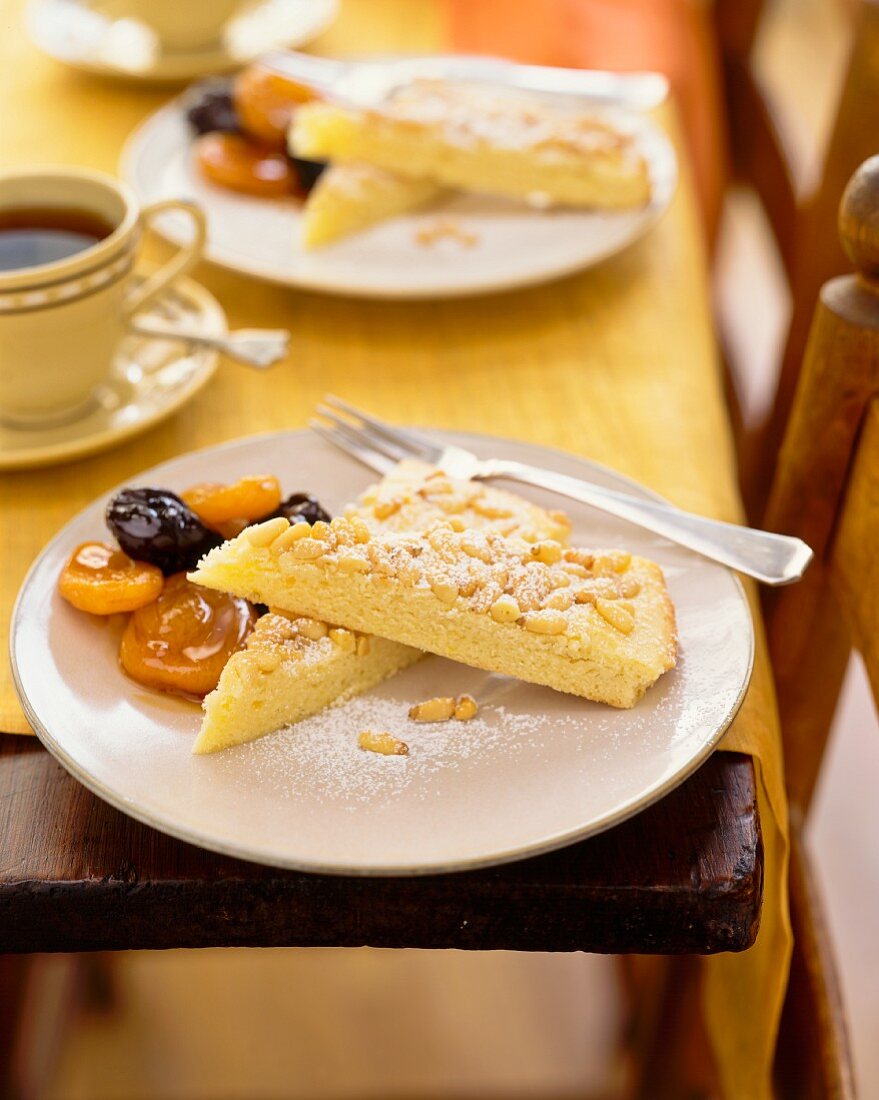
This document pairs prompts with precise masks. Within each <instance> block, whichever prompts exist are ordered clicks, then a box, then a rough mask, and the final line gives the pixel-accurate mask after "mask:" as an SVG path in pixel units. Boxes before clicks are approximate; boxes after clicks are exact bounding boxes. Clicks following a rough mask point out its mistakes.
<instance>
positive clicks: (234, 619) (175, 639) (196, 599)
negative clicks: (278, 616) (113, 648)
mask: <svg viewBox="0 0 879 1100" xmlns="http://www.w3.org/2000/svg"><path fill="white" fill-rule="evenodd" d="M256 617H257V616H256V611H255V610H254V608H253V607H252V606H251V605H250V604H249V603H248V602H247V600H242V599H239V598H238V597H236V596H229V595H227V594H226V593H225V592H214V591H212V590H211V589H209V588H200V587H199V586H198V585H197V584H192V582H191V581H188V580H187V579H186V574H185V573H175V574H174V576H173V577H169V578H168V579H167V581H166V582H165V587H164V588H163V590H162V594H161V596H159V598H158V599H157V600H156V601H155V602H154V603H152V604H150V605H149V606H147V607H142V608H141V609H140V610H139V611H136V612H135V613H134V614H133V615H132V616H131V618H130V619H129V620H128V625H127V626H126V628H125V633H124V634H123V635H122V642H121V645H120V647H119V660H120V662H121V664H122V667H123V669H124V670H125V671H126V672H127V673H128V675H129V676H130V677H131V679H132V680H136V681H137V682H138V683H139V684H143V685H144V686H145V687H149V688H152V689H153V690H155V691H171V692H174V693H176V694H179V695H190V696H199V697H201V696H204V695H207V693H208V692H209V691H213V689H214V688H215V687H216V686H217V682H218V680H219V679H220V673H221V672H222V671H223V668H224V667H225V664H226V662H227V661H228V660H229V658H230V657H231V656H232V654H233V653H234V652H235V651H236V650H238V649H240V648H241V647H242V646H243V645H244V642H245V640H246V638H247V636H248V634H249V633H250V632H251V630H252V629H253V625H254V623H255V622H256Z"/></svg>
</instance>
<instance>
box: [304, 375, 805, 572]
mask: <svg viewBox="0 0 879 1100" xmlns="http://www.w3.org/2000/svg"><path fill="white" fill-rule="evenodd" d="M324 401H325V402H326V404H325V405H319V406H318V408H317V414H318V416H320V417H321V418H322V420H320V421H318V420H312V421H311V427H312V428H313V429H314V431H316V432H317V433H318V434H319V435H321V436H323V438H324V439H327V440H329V442H330V443H333V444H335V446H337V447H340V448H341V449H342V450H343V451H346V452H347V453H348V454H349V455H351V456H352V457H353V458H356V459H357V460H358V461H360V462H363V463H364V464H365V465H367V466H369V467H370V468H371V469H373V470H377V471H378V472H379V473H381V474H386V473H389V472H390V471H391V470H392V469H393V468H394V466H395V465H396V463H397V462H399V461H401V460H402V459H404V458H418V459H421V461H422V462H429V463H430V464H431V465H433V466H438V467H439V468H440V469H441V470H443V471H444V472H445V473H446V474H448V475H449V477H454V478H460V479H462V480H465V481H470V480H477V481H488V480H491V479H492V478H507V479H509V480H510V481H518V482H521V483H522V484H524V485H533V486H536V487H537V488H539V489H548V490H550V492H554V493H559V494H561V495H562V496H566V497H570V498H571V500H577V501H580V503H582V504H588V505H590V506H591V507H593V508H598V509H600V510H601V511H602V512H607V513H609V514H610V515H613V516H617V517H618V518H620V519H624V520H628V521H629V522H630V523H634V524H636V525H637V526H638V527H643V528H645V529H646V530H648V531H653V532H654V533H655V534H657V535H662V536H663V537H664V538H667V539H670V540H671V541H672V542H676V543H678V544H679V545H680V546H686V547H687V548H688V549H690V550H694V551H695V552H696V553H697V554H701V555H702V556H703V557H705V558H710V559H711V560H712V561H717V562H720V563H721V564H722V565H727V566H729V567H730V568H731V569H735V570H737V571H738V572H739V573H745V574H747V576H749V577H754V578H755V579H756V580H758V581H762V582H763V583H764V584H770V585H781V584H791V583H792V582H793V581H797V580H799V579H800V577H801V576H802V575H803V573H804V572H805V569H806V566H807V565H808V564H809V562H810V561H811V560H812V551H811V549H810V548H809V547H808V546H807V545H806V544H805V543H804V542H803V541H802V539H797V538H791V537H789V536H788V535H776V534H773V533H771V532H769V531H757V530H754V528H752V527H740V526H738V525H737V524H734V523H723V522H721V521H720V520H714V519H707V518H706V517H705V516H699V515H695V514H693V513H692V512H685V511H683V510H682V509H680V508H675V507H674V506H673V505H671V504H665V503H662V502H660V501H655V500H643V499H642V498H640V497H636V496H632V495H631V494H630V493H621V492H618V491H617V490H616V489H605V488H603V487H602V486H600V485H594V484H592V482H589V481H582V480H581V479H579V478H576V477H568V476H567V475H566V474H556V473H553V472H552V471H551V470H544V469H541V468H540V467H539V466H529V465H527V464H525V463H523V462H511V461H509V460H507V459H501V458H491V459H481V458H478V457H477V456H476V455H475V454H473V453H472V452H471V451H467V450H465V449H464V448H463V447H455V446H451V445H449V446H446V447H442V446H439V445H438V444H436V443H433V442H432V441H431V440H429V439H426V438H425V437H424V436H421V435H419V434H417V433H416V432H411V431H404V430H403V429H401V428H392V427H391V426H390V425H389V424H385V423H384V422H383V421H381V420H379V419H377V418H376V417H374V416H370V415H369V414H368V413H364V412H361V411H360V410H359V409H355V408H354V407H353V406H352V405H349V404H348V403H347V402H345V401H342V400H341V399H340V398H338V397H334V396H332V395H331V394H328V395H326V396H325V397H324ZM340 413H341V414H342V415H339V414H340Z"/></svg>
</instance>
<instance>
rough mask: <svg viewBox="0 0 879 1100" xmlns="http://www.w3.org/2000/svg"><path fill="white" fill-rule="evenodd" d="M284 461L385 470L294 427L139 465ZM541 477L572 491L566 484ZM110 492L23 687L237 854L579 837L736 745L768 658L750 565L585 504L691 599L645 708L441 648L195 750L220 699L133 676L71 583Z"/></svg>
mask: <svg viewBox="0 0 879 1100" xmlns="http://www.w3.org/2000/svg"><path fill="white" fill-rule="evenodd" d="M446 438H448V439H449V440H450V441H453V442H458V443H461V444H463V445H464V446H469V447H471V448H472V449H473V450H476V451H477V452H479V453H480V454H482V455H483V456H485V457H489V456H491V455H497V456H500V457H504V458H511V459H518V460H520V461H525V462H534V463H538V464H541V465H543V466H546V467H550V468H552V469H555V470H558V471H560V472H562V473H566V474H571V475H574V476H581V477H583V476H585V477H589V478H592V479H593V480H595V481H596V482H598V483H600V484H603V485H607V486H610V487H612V488H626V489H631V488H632V486H631V485H630V483H629V482H627V481H626V480H625V479H623V478H621V477H619V476H618V475H616V474H613V473H611V472H610V471H608V470H605V469H602V468H600V467H596V466H593V465H592V464H590V463H588V462H585V461H583V460H580V459H576V458H574V457H572V456H570V455H563V454H561V453H559V452H555V451H548V450H544V449H542V448H539V447H531V446H526V445H525V444H522V443H513V442H509V441H504V440H495V439H491V438H488V437H484V436H478V437H477V436H468V435H463V434H455V435H451V434H450V435H449V436H447V437H446ZM262 472H273V473H275V474H277V475H278V476H279V477H280V478H281V481H282V484H283V486H284V489H285V491H286V492H293V491H296V490H299V489H306V488H307V489H308V490H310V491H312V492H314V493H316V494H317V495H318V497H319V498H320V499H321V500H322V501H323V502H324V503H325V504H326V506H327V507H328V508H330V510H337V509H339V508H340V506H341V505H342V504H343V503H344V502H345V501H347V500H349V499H351V498H352V497H353V496H354V495H355V494H356V493H358V492H359V491H360V490H362V489H363V488H364V487H365V486H366V485H367V484H369V483H370V481H371V480H374V478H372V477H371V476H370V474H369V471H367V470H366V469H365V468H364V467H362V466H360V465H358V464H357V463H355V462H354V461H353V460H351V459H349V458H348V457H347V456H345V455H343V454H341V453H340V452H338V451H336V450H335V449H333V448H332V447H331V446H330V445H329V444H325V443H323V442H322V441H321V440H319V439H318V438H316V437H315V436H313V435H311V434H308V433H305V432H290V433H284V434H281V435H273V436H261V437H253V438H249V439H244V440H241V441H239V442H237V443H231V444H228V445H226V446H223V447H217V448H212V449H210V450H206V451H200V452H197V453H195V454H191V455H187V456H184V457H182V458H178V459H175V460H173V461H171V462H168V463H165V464H164V465H162V466H157V467H156V468H155V469H153V470H151V471H147V472H146V473H144V474H143V475H142V476H141V477H138V478H136V479H133V483H134V484H142V485H147V484H149V485H156V486H166V487H170V488H172V489H176V490H180V489H183V488H185V487H186V486H188V485H191V484H193V483H195V482H199V481H231V480H233V479H235V478H237V477H239V476H241V475H242V474H245V473H262ZM639 491H640V492H643V490H639ZM528 495H530V496H533V498H534V499H535V500H537V501H538V502H539V503H543V504H546V505H548V506H554V507H558V506H559V504H560V500H559V498H558V497H554V496H552V495H551V494H546V493H540V492H537V491H534V492H533V493H531V492H529V494H528ZM105 503H106V498H105V499H101V500H98V501H96V502H95V503H94V504H92V505H91V506H90V507H89V508H87V509H86V510H85V511H84V512H82V513H80V515H79V516H77V517H76V518H75V519H74V520H73V521H72V522H71V523H69V524H68V525H67V527H65V528H64V530H63V531H62V532H61V533H60V534H59V535H58V536H57V537H56V538H55V539H54V540H53V541H52V542H51V543H50V544H49V545H48V546H47V547H46V549H45V550H44V551H43V553H42V555H41V556H40V558H39V559H38V560H37V562H36V564H35V565H34V567H33V569H32V570H31V572H30V574H29V575H28V578H27V579H26V581H25V583H24V586H23V588H22V591H21V594H20V596H19V600H18V603H17V605H16V608H15V612H14V615H13V622H12V636H11V653H12V662H13V669H14V672H15V675H16V684H17V687H18V691H19V695H20V698H21V700H22V703H23V705H24V707H25V710H26V712H27V715H28V718H29V719H30V720H31V722H32V723H33V725H34V728H35V729H36V731H37V733H38V734H39V736H40V738H41V740H42V741H43V743H44V744H45V745H46V747H47V748H48V749H49V750H50V752H52V753H53V754H54V755H55V756H56V757H57V758H58V759H59V760H60V761H61V763H62V764H63V765H64V766H65V767H66V768H67V769H68V770H69V771H70V772H71V773H72V774H73V775H75V776H76V777H77V778H78V779H79V780H80V781H81V782H83V783H84V784H85V785H86V786H87V787H89V788H90V789H91V790H92V791H94V792H95V793H96V794H97V795H99V796H100V797H101V798H104V799H106V800H107V801H108V802H110V803H112V804H113V805H114V806H116V807H118V808H119V809H120V810H122V811H124V812H125V813H128V814H130V815H131V816H132V817H135V818H137V819H138V820H140V821H143V822H146V823H147V824H149V825H153V826H155V827H156V828H157V829H160V830H162V831H163V832H167V833H170V834H171V835H173V836H177V837H180V838H181V839H183V840H188V841H191V842H193V843H195V844H200V845H202V846H203V847H205V848H210V849H214V850H216V851H219V852H225V853H227V854H230V855H235V856H241V857H243V858H245V859H251V860H256V861H258V862H262V863H268V864H274V865H277V866H281V867H293V868H300V869H303V870H310V871H325V872H332V873H350V874H382V873H388V874H414V873H426V872H431V871H440V870H458V869H464V868H469V867H477V866H483V865H488V864H493V863H501V862H504V861H507V860H511V859H516V858H519V857H521V856H525V855H532V854H534V853H537V852H541V851H545V850H548V849H552V848H557V847H560V846H562V845H564V844H567V843H570V842H571V841H574V840H578V839H581V838H583V837H586V836H589V835H590V834H592V833H596V832H599V831H600V830H602V829H605V828H607V827H608V826H610V825H614V824H616V823H617V822H619V821H622V820H623V819H624V818H626V817H628V816H630V815H631V814H633V813H635V812H636V811H638V810H640V809H643V808H644V807H645V806H647V805H649V804H650V803H651V802H654V801H655V800H656V799H657V798H659V797H661V796H662V795H663V794H664V793H665V792H667V791H668V790H670V789H671V788H672V787H674V786H676V785H677V784H678V783H680V782H681V781H682V780H683V779H684V778H686V776H687V775H689V774H690V773H691V772H692V771H693V770H694V769H695V768H696V767H697V766H698V764H699V763H700V762H701V761H702V760H703V759H705V757H706V756H707V755H708V753H709V752H710V751H711V749H712V748H713V747H714V746H715V745H716V743H717V741H718V739H719V738H720V736H721V734H722V732H723V730H724V729H725V728H726V726H727V725H728V723H729V722H730V721H731V719H732V717H733V715H734V714H735V712H736V710H737V708H738V706H739V704H740V702H741V699H742V697H743V694H744V691H745V688H746V686H747V683H748V679H749V676H750V671H751V662H752V655H753V631H752V625H751V618H750V614H749V611H748V607H747V604H746V601H745V598H744V595H743V592H742V589H741V587H740V585H739V583H738V581H737V580H736V578H735V577H734V576H733V574H732V573H730V572H729V571H728V570H726V569H724V568H722V567H721V566H717V565H713V564H711V563H709V562H706V561H704V560H702V559H700V558H698V557H697V556H695V555H694V554H691V553H690V552H689V551H686V550H683V549H680V548H678V547H674V546H672V545H671V544H669V543H667V542H666V541H664V540H663V539H660V538H658V537H657V536H654V535H651V534H649V533H647V532H643V531H640V530H638V529H637V528H635V527H632V526H629V525H628V524H625V523H623V522H622V521H619V520H614V519H612V518H610V517H606V516H603V515H601V514H600V513H598V512H594V511H591V510H590V509H588V508H586V507H584V506H580V505H574V504H572V506H571V507H570V508H569V509H568V510H569V513H570V515H571V518H572V520H573V523H574V540H575V541H576V542H577V543H580V544H583V545H590V546H596V547H598V546H605V547H609V546H622V547H626V548H630V549H631V550H633V551H636V552H638V553H642V554H647V555H649V556H651V557H653V558H654V559H656V560H657V561H659V562H660V563H661V564H662V566H663V568H664V570H665V573H666V577H667V580H668V584H669V587H670V590H671V593H672V597H673V599H674V602H675V605H676V609H677V616H678V630H679V636H680V662H679V666H678V668H677V669H675V670H674V671H673V672H671V673H668V674H667V675H665V676H664V677H663V678H662V679H661V680H660V681H659V683H658V684H657V685H656V686H655V687H654V688H653V689H651V690H650V691H649V692H648V693H647V695H646V697H645V698H644V699H643V700H642V701H641V703H639V704H638V706H636V707H635V708H634V709H632V710H613V709H612V708H610V707H606V706H602V705H600V704H595V703H589V702H586V701H585V700H582V699H577V698H574V697H573V696H568V695H562V694H560V693H557V692H553V691H550V690H549V689H547V688H542V687H535V686H532V685H528V684H524V683H521V682H519V681H515V680H510V679H507V678H504V677H500V676H493V675H491V674H488V673H484V672H480V671H477V670H473V669H468V668H465V667H464V666H462V665H457V664H454V663H452V662H450V661H444V660H440V659H439V658H436V657H430V658H427V659H426V660H424V661H421V662H419V663H418V664H416V665H415V666H413V667H412V668H411V669H408V670H406V671H405V672H403V673H401V674H400V675H398V676H396V677H394V678H392V679H391V680H389V681H387V682H386V683H385V684H383V685H382V686H381V687H380V688H378V689H375V690H374V691H372V692H371V693H369V694H368V695H366V696H362V697H361V698H360V699H356V700H352V701H351V702H350V703H348V704H347V705H346V706H344V707H340V708H336V709H333V710H331V711H328V712H325V713H324V715H323V716H321V717H318V718H315V719H309V720H308V721H307V722H305V723H302V724H300V725H299V726H298V727H296V728H295V729H291V730H288V731H283V732H281V733H279V734H273V735H270V736H268V737H266V738H263V739H262V740H260V741H257V742H254V743H251V744H249V745H243V746H240V747H238V748H235V749H230V750H226V751H225V752H222V753H218V754H215V755H212V756H199V757H194V756H192V755H191V753H190V748H191V745H192V742H193V740H194V738H195V733H196V730H197V728H198V723H199V717H200V712H199V709H198V708H197V707H196V706H195V705H193V704H189V703H186V702H184V701H182V700H177V699H174V698H171V697H165V696H161V695H156V694H153V693H151V692H149V691H146V690H144V689H141V688H139V687H138V686H137V685H136V684H133V683H132V682H131V681H129V680H127V679H126V678H125V677H124V676H123V674H122V673H121V671H120V670H119V667H118V664H117V660H116V652H117V646H118V639H119V634H120V631H121V623H120V622H117V621H115V620H114V621H106V620H100V619H97V618H93V617H91V616H88V615H84V614H83V613H81V612H78V611H75V610H74V609H73V608H71V607H70V606H69V605H68V604H66V603H65V602H64V601H63V600H61V599H60V598H59V596H58V595H57V593H56V581H57V578H58V574H59V571H60V569H61V567H62V565H63V564H64V562H65V560H66V559H67V557H68V556H69V554H70V552H71V551H72V549H73V548H74V547H75V546H76V545H78V544H79V543H80V542H83V541H85V540H87V539H93V538H105V537H107V535H106V529H105V527H104V523H103V511H104V507H105ZM562 503H564V504H566V505H567V504H568V503H569V502H562ZM465 691H469V692H471V693H472V694H473V695H474V696H475V697H476V698H477V699H478V700H479V702H480V704H481V711H480V715H479V717H478V718H477V719H475V720H474V721H473V722H470V723H447V724H443V725H439V726H421V727H413V728H411V729H408V728H405V726H406V723H407V721H408V720H407V719H405V718H404V717H403V716H404V715H405V714H406V711H407V710H408V707H409V706H410V705H411V704H412V703H413V702H416V701H418V700H419V699H423V698H427V697H430V696H433V695H452V694H458V693H460V692H465ZM370 725H371V726H379V727H380V728H391V729H392V730H396V729H404V728H405V729H404V732H405V736H406V740H408V741H409V743H410V747H411V755H410V756H409V757H384V756H377V755H375V754H372V753H365V752H362V751H361V750H359V749H358V748H357V747H356V740H357V734H358V733H359V732H360V730H361V729H363V728H365V727H366V726H370Z"/></svg>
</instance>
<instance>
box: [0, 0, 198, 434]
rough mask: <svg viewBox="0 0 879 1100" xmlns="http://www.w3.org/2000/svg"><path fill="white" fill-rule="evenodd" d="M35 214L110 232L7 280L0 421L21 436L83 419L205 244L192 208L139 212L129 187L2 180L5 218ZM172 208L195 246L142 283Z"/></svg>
mask: <svg viewBox="0 0 879 1100" xmlns="http://www.w3.org/2000/svg"><path fill="white" fill-rule="evenodd" d="M183 6H185V5H183ZM28 208H29V209H34V210H46V209H53V208H60V209H62V210H69V211H79V212H85V213H88V214H91V215H93V216H95V217H97V218H99V219H100V220H101V221H103V222H104V223H106V224H107V225H108V226H109V227H111V230H112V231H111V232H110V233H109V234H108V235H107V236H106V237H104V238H103V239H102V240H99V241H97V242H96V243H95V244H93V245H91V246H89V247H87V248H84V249H83V250H82V251H79V252H76V253H74V254H73V255H70V256H67V257H66V258H64V259H60V260H55V261H53V262H50V263H41V264H37V265H35V266H30V267H21V268H17V269H15V270H2V271H0V419H2V420H3V421H4V422H5V423H7V424H10V425H13V426H16V427H28V426H44V425H46V424H50V423H60V422H63V421H66V420H70V419H73V418H75V417H76V416H78V415H81V414H82V413H83V412H84V411H85V410H86V409H87V408H88V407H89V406H90V405H91V403H92V401H93V394H94V390H95V388H96V387H97V386H98V385H99V384H100V383H101V382H103V381H105V380H106V379H107V377H108V376H109V375H110V372H111V370H112V367H113V360H114V357H115V354H116V350H117V348H118V345H119V342H120V340H121V339H122V337H123V336H124V335H125V333H126V331H127V326H128V320H129V319H130V318H131V317H132V315H133V314H134V313H136V312H137V310H139V309H141V308H142V307H143V306H144V305H146V304H147V302H148V301H150V300H151V299H153V298H154V297H155V296H156V295H157V294H159V293H160V292H161V291H162V290H163V289H164V288H165V287H167V286H168V284H169V283H171V282H172V281H173V280H174V279H175V278H177V277H178V276H180V275H183V274H185V273H186V272H187V271H189V270H190V269H191V268H192V267H193V265H194V264H195V263H196V262H197V261H198V259H199V258H200V256H201V253H202V249H203V247H204V241H205V219H204V215H203V213H202V212H201V210H200V209H199V207H197V206H195V205H194V204H193V203H190V202H186V201H183V200H179V199H168V200H165V201H162V202H157V203H153V204H151V205H150V206H145V207H141V205H140V204H139V202H138V200H137V198H136V196H135V195H134V192H133V191H131V189H130V188H128V187H127V186H126V185H125V184H123V183H120V182H119V181H118V180H116V179H114V178H113V177H112V176H108V175H105V174H103V173H100V172H92V171H88V170H85V169H78V168H36V169H31V170H26V171H16V172H2V173H0V213H2V211H3V210H23V209H28ZM171 209H174V210H183V211H185V212H186V213H187V214H188V215H189V216H190V217H191V219H192V221H193V225H194V227H195V234H194V237H193V240H192V242H191V243H190V244H188V245H186V246H185V247H183V248H181V249H180V250H179V251H178V252H177V253H176V254H175V255H174V256H173V257H172V258H171V259H170V260H168V262H167V263H165V264H164V265H163V266H162V267H161V268H159V270H158V271H156V272H154V273H153V274H151V275H150V276H149V277H148V278H147V279H146V280H145V281H143V282H140V283H138V281H137V280H135V279H134V277H133V276H134V265H135V259H136V256H137V252H138V249H139V245H140V241H141V237H142V235H143V230H144V228H145V227H146V226H147V225H148V223H149V221H150V220H151V219H152V218H153V217H154V216H155V215H156V214H160V213H162V212H163V211H165V210H171Z"/></svg>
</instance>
